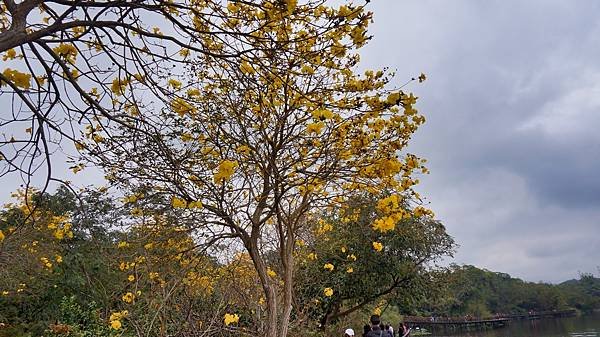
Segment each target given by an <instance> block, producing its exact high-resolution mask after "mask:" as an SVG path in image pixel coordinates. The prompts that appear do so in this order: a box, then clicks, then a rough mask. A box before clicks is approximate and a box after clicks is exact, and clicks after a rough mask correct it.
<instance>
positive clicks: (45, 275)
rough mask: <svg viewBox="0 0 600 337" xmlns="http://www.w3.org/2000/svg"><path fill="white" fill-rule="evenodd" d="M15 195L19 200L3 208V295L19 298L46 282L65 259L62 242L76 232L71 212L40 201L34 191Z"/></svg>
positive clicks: (0, 250) (0, 261)
mask: <svg viewBox="0 0 600 337" xmlns="http://www.w3.org/2000/svg"><path fill="white" fill-rule="evenodd" d="M12 196H13V198H15V199H16V201H15V202H14V203H8V204H6V205H5V209H4V210H3V211H2V212H0V232H1V233H2V236H0V295H1V296H6V297H12V298H18V297H23V296H29V295H34V294H35V291H36V289H34V288H39V287H45V286H46V285H45V284H44V281H45V280H48V279H51V278H52V277H53V273H54V272H55V271H56V270H57V269H60V267H61V264H62V263H63V262H64V261H63V251H64V247H63V245H62V243H63V242H64V241H68V240H69V239H71V238H73V232H72V230H71V226H72V225H71V222H70V218H69V216H68V214H59V213H55V212H53V211H52V210H50V209H48V208H47V207H45V206H44V205H41V204H40V200H39V194H38V193H36V192H35V191H32V190H30V191H27V192H26V191H22V190H21V191H18V192H16V193H13V194H12ZM23 223H24V224H25V226H22V227H19V225H20V224H23ZM38 290H39V289H38Z"/></svg>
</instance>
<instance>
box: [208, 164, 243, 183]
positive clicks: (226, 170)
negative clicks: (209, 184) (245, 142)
mask: <svg viewBox="0 0 600 337" xmlns="http://www.w3.org/2000/svg"><path fill="white" fill-rule="evenodd" d="M237 166H238V163H237V161H231V160H223V161H222V162H221V164H219V167H218V169H217V173H215V175H214V181H215V183H217V184H222V183H223V182H225V181H227V180H229V179H230V178H231V176H232V175H233V173H234V172H235V168H236V167H237Z"/></svg>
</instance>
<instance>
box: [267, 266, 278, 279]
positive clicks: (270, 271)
mask: <svg viewBox="0 0 600 337" xmlns="http://www.w3.org/2000/svg"><path fill="white" fill-rule="evenodd" d="M267 275H269V276H270V277H275V276H277V273H276V272H275V271H274V270H273V269H271V268H270V267H267Z"/></svg>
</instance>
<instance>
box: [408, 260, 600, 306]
mask: <svg viewBox="0 0 600 337" xmlns="http://www.w3.org/2000/svg"><path fill="white" fill-rule="evenodd" d="M438 284H439V285H440V287H442V288H443V290H442V291H440V292H439V293H437V294H435V295H434V296H432V297H430V298H428V299H427V300H426V301H425V302H424V303H425V304H424V305H423V306H421V307H420V308H418V309H413V313H414V314H426V315H430V314H434V315H450V316H462V315H473V316H481V317H485V316H491V315H494V314H497V313H498V314H509V313H525V312H528V311H548V310H563V309H577V310H579V311H581V312H584V313H585V312H591V311H593V310H594V309H598V308H600V278H597V277H594V275H592V274H581V275H580V278H579V279H574V280H570V281H566V282H563V283H561V284H549V283H542V282H540V283H534V282H525V281H523V280H521V279H518V278H513V277H511V276H510V275H508V274H505V273H499V272H493V271H489V270H485V269H480V268H477V267H475V266H470V265H464V266H457V265H453V266H451V267H450V269H449V270H448V272H447V273H446V274H444V275H443V276H441V277H440V280H438Z"/></svg>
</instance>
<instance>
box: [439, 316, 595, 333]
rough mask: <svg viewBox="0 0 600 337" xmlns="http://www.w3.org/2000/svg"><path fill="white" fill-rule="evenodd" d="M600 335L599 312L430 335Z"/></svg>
mask: <svg viewBox="0 0 600 337" xmlns="http://www.w3.org/2000/svg"><path fill="white" fill-rule="evenodd" d="M438 336H439V337H441V336H451V337H600V313H596V314H593V315H587V316H580V317H567V318H556V319H553V318H544V319H535V320H518V321H511V322H510V323H509V324H508V325H507V326H506V327H504V328H499V329H495V330H488V331H471V332H462V333H456V334H452V335H443V334H435V335H432V337H438Z"/></svg>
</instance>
